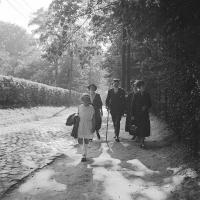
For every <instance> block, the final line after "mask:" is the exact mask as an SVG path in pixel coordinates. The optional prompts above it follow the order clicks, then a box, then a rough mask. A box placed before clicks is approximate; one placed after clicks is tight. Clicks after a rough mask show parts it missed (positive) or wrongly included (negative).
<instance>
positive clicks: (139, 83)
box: [135, 80, 145, 88]
mask: <svg viewBox="0 0 200 200" xmlns="http://www.w3.org/2000/svg"><path fill="white" fill-rule="evenodd" d="M144 85H145V83H144V81H142V80H137V81H136V82H135V86H136V87H138V88H140V87H141V86H144Z"/></svg>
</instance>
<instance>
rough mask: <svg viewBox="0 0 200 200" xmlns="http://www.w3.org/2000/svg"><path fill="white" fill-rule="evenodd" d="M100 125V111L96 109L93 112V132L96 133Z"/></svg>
mask: <svg viewBox="0 0 200 200" xmlns="http://www.w3.org/2000/svg"><path fill="white" fill-rule="evenodd" d="M101 124H102V119H101V114H100V110H99V109H96V110H95V130H96V131H99V130H100V128H101Z"/></svg>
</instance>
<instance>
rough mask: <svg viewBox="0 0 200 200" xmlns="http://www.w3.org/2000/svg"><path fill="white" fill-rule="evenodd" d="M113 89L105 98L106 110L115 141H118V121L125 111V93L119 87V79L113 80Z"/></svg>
mask: <svg viewBox="0 0 200 200" xmlns="http://www.w3.org/2000/svg"><path fill="white" fill-rule="evenodd" d="M112 85H113V88H112V89H110V90H108V94H107V98H106V108H107V110H109V111H110V114H111V116H112V121H113V126H114V129H115V141H116V142H120V141H119V132H120V121H121V117H122V116H123V115H124V111H125V91H124V89H122V88H121V87H119V85H120V80H119V79H113V82H112Z"/></svg>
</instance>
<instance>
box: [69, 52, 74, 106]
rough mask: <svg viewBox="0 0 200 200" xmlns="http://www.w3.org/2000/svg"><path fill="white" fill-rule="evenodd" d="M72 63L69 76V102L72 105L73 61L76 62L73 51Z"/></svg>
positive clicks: (71, 54)
mask: <svg viewBox="0 0 200 200" xmlns="http://www.w3.org/2000/svg"><path fill="white" fill-rule="evenodd" d="M70 56H71V63H70V74H69V77H70V78H69V101H70V104H71V103H72V72H73V60H74V52H73V50H72V51H71V52H70Z"/></svg>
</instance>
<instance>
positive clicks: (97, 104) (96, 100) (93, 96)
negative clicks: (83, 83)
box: [88, 84, 103, 139]
mask: <svg viewBox="0 0 200 200" xmlns="http://www.w3.org/2000/svg"><path fill="white" fill-rule="evenodd" d="M88 89H89V91H90V100H91V102H92V105H93V107H94V110H95V124H96V125H95V131H96V134H97V137H98V139H100V134H99V130H100V128H101V123H102V116H103V110H102V105H103V103H102V100H101V96H100V94H98V93H96V90H97V86H96V85H95V84H90V85H89V86H88Z"/></svg>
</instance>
